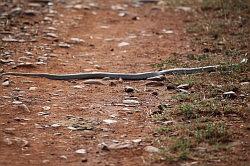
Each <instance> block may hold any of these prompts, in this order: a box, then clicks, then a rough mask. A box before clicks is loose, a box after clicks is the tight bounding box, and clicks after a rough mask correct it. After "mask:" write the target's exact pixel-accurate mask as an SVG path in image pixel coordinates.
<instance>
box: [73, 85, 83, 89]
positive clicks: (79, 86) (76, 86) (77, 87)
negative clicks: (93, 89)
mask: <svg viewBox="0 0 250 166" xmlns="http://www.w3.org/2000/svg"><path fill="white" fill-rule="evenodd" d="M73 88H74V89H82V88H84V86H83V85H75V86H73Z"/></svg>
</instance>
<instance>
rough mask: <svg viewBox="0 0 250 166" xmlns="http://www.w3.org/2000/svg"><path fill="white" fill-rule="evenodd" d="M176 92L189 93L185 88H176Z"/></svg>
mask: <svg viewBox="0 0 250 166" xmlns="http://www.w3.org/2000/svg"><path fill="white" fill-rule="evenodd" d="M177 91H178V92H181V93H186V94H190V93H189V91H187V90H185V89H177Z"/></svg>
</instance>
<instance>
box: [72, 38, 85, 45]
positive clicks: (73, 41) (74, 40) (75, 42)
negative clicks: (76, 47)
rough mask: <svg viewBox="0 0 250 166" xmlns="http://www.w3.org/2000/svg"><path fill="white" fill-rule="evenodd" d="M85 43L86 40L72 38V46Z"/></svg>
mask: <svg viewBox="0 0 250 166" xmlns="http://www.w3.org/2000/svg"><path fill="white" fill-rule="evenodd" d="M82 42H84V40H82V39H80V38H71V39H70V43H72V44H79V43H82Z"/></svg>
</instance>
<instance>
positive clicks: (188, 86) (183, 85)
mask: <svg viewBox="0 0 250 166" xmlns="http://www.w3.org/2000/svg"><path fill="white" fill-rule="evenodd" d="M177 88H178V89H188V88H190V85H189V84H181V85H179V86H177Z"/></svg>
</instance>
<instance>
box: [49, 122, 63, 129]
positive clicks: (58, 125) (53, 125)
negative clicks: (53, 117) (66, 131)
mask: <svg viewBox="0 0 250 166" xmlns="http://www.w3.org/2000/svg"><path fill="white" fill-rule="evenodd" d="M60 126H61V125H60V124H58V123H55V124H52V125H51V127H54V128H57V127H60Z"/></svg>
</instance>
